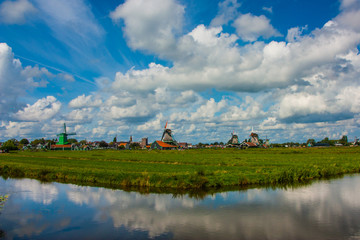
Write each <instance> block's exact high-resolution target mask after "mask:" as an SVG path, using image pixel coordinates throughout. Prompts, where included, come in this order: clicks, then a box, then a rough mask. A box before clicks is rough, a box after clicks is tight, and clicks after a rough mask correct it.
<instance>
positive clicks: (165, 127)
mask: <svg viewBox="0 0 360 240" xmlns="http://www.w3.org/2000/svg"><path fill="white" fill-rule="evenodd" d="M167 124H168V121H166V124H165V129H166V127H167Z"/></svg>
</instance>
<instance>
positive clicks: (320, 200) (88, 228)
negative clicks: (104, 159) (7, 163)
mask: <svg viewBox="0 0 360 240" xmlns="http://www.w3.org/2000/svg"><path fill="white" fill-rule="evenodd" d="M0 194H1V195H4V194H9V198H8V200H7V201H6V202H5V205H4V206H3V208H2V209H0V230H1V238H2V239H3V238H4V239H287V240H288V239H360V175H353V176H345V177H344V178H341V179H333V180H326V181H316V182H313V183H312V184H311V185H306V186H302V187H297V188H291V187H289V188H275V189H269V188H256V189H249V190H245V191H230V192H222V193H217V194H212V195H207V196H205V197H204V198H201V199H199V198H192V197H189V196H187V195H183V196H174V195H172V194H140V193H138V192H126V191H122V190H112V189H106V188H98V187H84V186H77V185H72V184H61V183H41V182H39V181H37V180H32V179H7V180H5V179H3V178H0Z"/></svg>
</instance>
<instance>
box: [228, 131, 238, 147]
mask: <svg viewBox="0 0 360 240" xmlns="http://www.w3.org/2000/svg"><path fill="white" fill-rule="evenodd" d="M228 144H231V145H239V144H240V142H239V138H238V136H237V135H235V134H234V132H232V133H231V139H230V140H229V141H228Z"/></svg>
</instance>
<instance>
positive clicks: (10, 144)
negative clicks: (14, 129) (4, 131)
mask: <svg viewBox="0 0 360 240" xmlns="http://www.w3.org/2000/svg"><path fill="white" fill-rule="evenodd" d="M1 149H2V150H8V151H10V150H18V148H17V146H16V145H15V143H14V141H13V140H7V141H6V142H4V143H3V145H2V146H1Z"/></svg>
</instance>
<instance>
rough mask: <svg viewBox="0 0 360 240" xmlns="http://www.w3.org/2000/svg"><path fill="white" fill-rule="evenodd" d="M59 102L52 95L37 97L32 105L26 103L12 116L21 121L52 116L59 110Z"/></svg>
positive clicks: (40, 119)
mask: <svg viewBox="0 0 360 240" xmlns="http://www.w3.org/2000/svg"><path fill="white" fill-rule="evenodd" d="M60 107H61V103H60V102H59V101H57V100H56V98H55V97H53V96H47V97H46V98H42V99H39V100H38V101H36V102H35V103H34V104H33V105H30V104H27V106H26V107H25V108H24V109H23V110H19V111H18V112H17V113H15V114H14V115H13V116H14V117H15V118H16V119H18V120H23V121H43V120H48V119H50V118H52V117H54V116H55V115H56V114H57V113H58V112H59V110H60Z"/></svg>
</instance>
